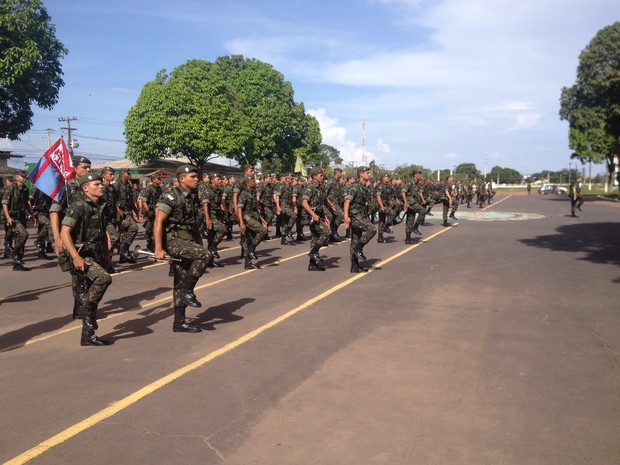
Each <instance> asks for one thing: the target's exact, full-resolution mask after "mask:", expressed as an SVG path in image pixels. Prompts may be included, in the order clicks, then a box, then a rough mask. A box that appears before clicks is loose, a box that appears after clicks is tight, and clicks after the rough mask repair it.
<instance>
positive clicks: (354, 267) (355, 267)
mask: <svg viewBox="0 0 620 465" xmlns="http://www.w3.org/2000/svg"><path fill="white" fill-rule="evenodd" d="M367 271H368V270H367V269H366V268H362V267H361V266H360V263H359V260H358V259H357V257H356V256H353V257H351V273H366V272H367Z"/></svg>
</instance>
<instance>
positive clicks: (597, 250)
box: [520, 223, 620, 283]
mask: <svg viewBox="0 0 620 465" xmlns="http://www.w3.org/2000/svg"><path fill="white" fill-rule="evenodd" d="M619 237H620V223H580V224H572V225H566V226H560V227H559V228H557V233H556V234H549V235H546V236H538V237H535V238H533V239H521V240H520V242H522V243H523V244H525V245H529V246H531V247H539V248H543V249H548V250H551V251H555V252H576V253H581V254H584V256H583V257H580V258H579V260H587V261H589V262H592V263H599V264H603V265H617V266H620V247H619V245H618V243H619V242H618V238H619ZM613 282H615V283H620V277H618V278H616V279H614V280H613Z"/></svg>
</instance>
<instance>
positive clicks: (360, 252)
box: [353, 245, 366, 260]
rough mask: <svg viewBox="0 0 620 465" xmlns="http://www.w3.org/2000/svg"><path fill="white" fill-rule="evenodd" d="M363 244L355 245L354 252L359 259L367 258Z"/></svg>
mask: <svg viewBox="0 0 620 465" xmlns="http://www.w3.org/2000/svg"><path fill="white" fill-rule="evenodd" d="M362 247H363V246H361V245H356V246H355V247H353V253H354V254H355V256H356V257H357V258H358V259H359V260H366V256H365V255H364V249H363V248H362Z"/></svg>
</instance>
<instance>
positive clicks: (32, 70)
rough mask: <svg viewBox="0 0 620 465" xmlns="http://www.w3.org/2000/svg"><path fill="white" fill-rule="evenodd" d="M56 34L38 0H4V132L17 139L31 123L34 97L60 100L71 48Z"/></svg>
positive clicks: (0, 11) (0, 58) (0, 118)
mask: <svg viewBox="0 0 620 465" xmlns="http://www.w3.org/2000/svg"><path fill="white" fill-rule="evenodd" d="M55 34H56V28H55V26H54V25H53V24H52V23H51V18H50V16H49V15H48V13H47V10H46V9H45V8H44V7H43V4H42V3H41V2H40V1H39V0H11V1H2V2H0V135H6V136H7V137H9V138H10V139H12V140H16V139H17V138H18V137H19V136H20V134H23V133H24V132H26V131H28V130H29V129H30V128H31V127H32V116H33V112H32V109H31V106H32V104H33V103H35V104H37V105H38V106H40V107H41V108H44V109H46V110H51V109H52V108H53V107H54V105H55V104H56V103H57V102H58V93H59V91H60V88H61V87H62V86H63V85H64V84H65V83H64V81H63V80H62V75H63V73H62V67H61V65H60V60H61V59H62V58H63V57H64V56H65V55H66V54H67V53H68V52H67V49H65V47H64V45H63V44H62V43H61V42H60V41H59V40H58V39H57V38H56V35H55Z"/></svg>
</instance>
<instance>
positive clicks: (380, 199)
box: [375, 173, 396, 244]
mask: <svg viewBox="0 0 620 465" xmlns="http://www.w3.org/2000/svg"><path fill="white" fill-rule="evenodd" d="M375 192H376V198H377V207H378V209H379V227H378V228H377V230H378V231H379V238H378V239H377V242H379V243H380V244H382V243H384V242H385V239H383V233H384V232H387V233H391V232H392V229H390V226H391V225H392V223H393V221H394V218H395V217H396V210H395V208H393V206H394V200H393V198H392V194H393V192H394V190H393V187H392V183H391V182H390V175H389V174H387V173H385V174H384V175H383V176H382V177H381V181H380V182H379V183H378V184H377V187H376V189H375Z"/></svg>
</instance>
